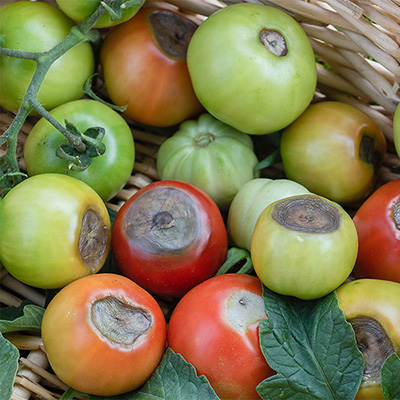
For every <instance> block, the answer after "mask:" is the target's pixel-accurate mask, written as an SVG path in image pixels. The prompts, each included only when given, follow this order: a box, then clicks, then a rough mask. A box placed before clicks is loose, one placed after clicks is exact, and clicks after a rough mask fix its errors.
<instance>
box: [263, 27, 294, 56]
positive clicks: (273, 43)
mask: <svg viewBox="0 0 400 400" xmlns="http://www.w3.org/2000/svg"><path fill="white" fill-rule="evenodd" d="M259 38H260V42H261V44H262V45H263V46H264V47H265V48H266V49H268V50H269V51H270V52H271V53H273V54H275V55H276V56H278V57H283V56H286V54H287V52H288V48H287V45H286V40H285V38H284V37H283V35H282V34H281V33H280V32H278V31H275V30H273V29H263V30H262V31H261V32H260V35H259Z"/></svg>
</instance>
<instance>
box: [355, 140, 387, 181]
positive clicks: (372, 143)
mask: <svg viewBox="0 0 400 400" xmlns="http://www.w3.org/2000/svg"><path fill="white" fill-rule="evenodd" d="M376 145H377V143H376V139H375V138H373V137H372V136H368V135H363V136H362V137H361V141H360V147H359V149H358V155H359V157H360V160H361V161H363V162H365V163H366V164H371V165H372V166H373V168H374V172H375V174H376V173H377V171H378V169H379V168H380V167H381V165H382V163H383V159H384V156H385V153H386V147H385V148H376Z"/></svg>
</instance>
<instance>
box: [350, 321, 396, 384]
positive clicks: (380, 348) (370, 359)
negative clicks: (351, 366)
mask: <svg viewBox="0 0 400 400" xmlns="http://www.w3.org/2000/svg"><path fill="white" fill-rule="evenodd" d="M348 322H350V323H351V325H352V327H353V329H354V333H355V335H356V340H357V345H358V348H359V349H360V351H361V352H362V354H363V356H364V360H365V368H364V375H363V379H362V382H363V384H368V385H376V384H380V376H381V369H382V365H383V363H384V362H385V360H386V359H387V358H388V357H389V356H390V355H391V354H393V353H394V347H393V344H392V343H391V341H390V339H389V338H388V336H387V335H386V332H385V331H384V329H383V328H382V325H381V324H380V323H379V322H378V321H376V320H375V319H373V318H370V317H366V316H362V315H361V316H358V317H354V318H351V319H349V320H348Z"/></svg>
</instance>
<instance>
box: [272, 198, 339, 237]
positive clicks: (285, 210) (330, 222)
mask: <svg viewBox="0 0 400 400" xmlns="http://www.w3.org/2000/svg"><path fill="white" fill-rule="evenodd" d="M271 217H272V219H273V220H275V221H276V222H277V223H279V224H280V225H282V226H284V227H285V228H288V229H292V230H295V231H299V232H307V233H329V232H333V231H336V230H337V229H338V228H339V226H340V221H341V214H340V213H339V211H338V209H337V208H336V207H335V206H334V205H333V204H332V203H330V202H329V201H327V200H325V199H323V198H321V197H319V196H315V195H301V196H293V197H289V198H286V199H283V200H281V201H279V202H278V203H276V204H275V205H274V207H273V209H272V213H271Z"/></svg>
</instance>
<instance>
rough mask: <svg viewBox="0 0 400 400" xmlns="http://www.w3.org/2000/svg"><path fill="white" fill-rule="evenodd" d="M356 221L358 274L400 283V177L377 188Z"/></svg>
mask: <svg viewBox="0 0 400 400" xmlns="http://www.w3.org/2000/svg"><path fill="white" fill-rule="evenodd" d="M353 221H354V224H355V226H356V229H357V234H358V239H359V249H358V256H357V260H356V265H355V267H354V273H355V275H356V276H357V277H359V278H375V279H384V280H390V281H394V282H399V283H400V179H396V180H393V181H390V182H388V183H386V184H384V185H383V186H381V187H379V188H378V189H376V190H375V191H374V192H373V193H372V194H371V195H370V196H369V197H368V198H367V200H365V202H364V203H363V204H362V205H361V206H360V208H359V209H358V210H357V212H356V213H355V215H354V217H353Z"/></svg>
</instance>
